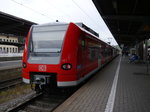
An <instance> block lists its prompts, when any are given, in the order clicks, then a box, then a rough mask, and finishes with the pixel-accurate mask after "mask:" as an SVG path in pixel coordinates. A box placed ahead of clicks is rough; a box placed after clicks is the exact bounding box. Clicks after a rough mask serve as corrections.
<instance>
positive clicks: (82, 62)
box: [77, 38, 86, 79]
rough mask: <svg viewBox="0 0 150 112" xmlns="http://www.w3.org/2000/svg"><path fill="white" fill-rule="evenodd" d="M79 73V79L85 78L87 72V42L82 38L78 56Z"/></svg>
mask: <svg viewBox="0 0 150 112" xmlns="http://www.w3.org/2000/svg"><path fill="white" fill-rule="evenodd" d="M77 60H78V63H77V73H78V79H80V78H82V77H83V76H84V74H85V73H84V72H85V61H86V59H85V40H84V39H82V38H81V40H80V42H79V48H78V55H77Z"/></svg>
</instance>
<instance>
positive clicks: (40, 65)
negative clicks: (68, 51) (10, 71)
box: [22, 24, 69, 89]
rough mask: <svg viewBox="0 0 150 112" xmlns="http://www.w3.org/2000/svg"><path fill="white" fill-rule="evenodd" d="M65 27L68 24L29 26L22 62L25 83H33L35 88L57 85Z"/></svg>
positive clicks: (66, 27)
mask: <svg viewBox="0 0 150 112" xmlns="http://www.w3.org/2000/svg"><path fill="white" fill-rule="evenodd" d="M67 29H68V24H54V25H53V24H45V25H33V26H32V27H31V29H30V31H29V33H28V36H27V39H26V43H25V49H24V55H23V62H22V63H23V69H22V75H23V81H24V82H25V83H30V84H35V85H36V86H35V89H37V88H38V89H42V88H43V87H44V86H45V85H49V86H50V85H52V86H57V72H58V71H59V69H60V66H61V65H60V59H61V52H62V46H63V41H64V38H65V35H66V32H67ZM68 67H69V66H68Z"/></svg>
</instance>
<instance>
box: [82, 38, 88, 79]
mask: <svg viewBox="0 0 150 112" xmlns="http://www.w3.org/2000/svg"><path fill="white" fill-rule="evenodd" d="M81 49H82V56H81V58H82V61H81V63H82V77H84V75H85V74H86V60H87V54H86V41H85V39H82V48H81Z"/></svg>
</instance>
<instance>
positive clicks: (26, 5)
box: [0, 0, 117, 45]
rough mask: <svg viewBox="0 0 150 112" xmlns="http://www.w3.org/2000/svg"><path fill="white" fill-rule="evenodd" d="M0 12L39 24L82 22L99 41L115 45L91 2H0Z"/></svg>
mask: <svg viewBox="0 0 150 112" xmlns="http://www.w3.org/2000/svg"><path fill="white" fill-rule="evenodd" d="M0 11H2V12H5V13H8V14H11V15H14V16H17V17H20V18H23V19H26V20H29V21H32V22H36V23H39V24H42V23H49V22H55V21H56V20H59V21H60V22H83V23H84V24H85V25H87V26H89V27H90V28H92V29H93V30H95V31H96V32H98V33H99V35H100V39H101V40H103V41H105V42H108V41H110V42H111V45H116V44H117V43H116V41H115V40H114V38H113V36H112V34H111V33H110V31H109V29H108V28H107V26H106V24H105V23H104V21H103V20H102V18H101V16H100V15H99V13H98V11H97V9H96V7H95V5H94V4H93V2H92V0H0Z"/></svg>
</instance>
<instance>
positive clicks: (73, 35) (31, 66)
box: [22, 23, 116, 89]
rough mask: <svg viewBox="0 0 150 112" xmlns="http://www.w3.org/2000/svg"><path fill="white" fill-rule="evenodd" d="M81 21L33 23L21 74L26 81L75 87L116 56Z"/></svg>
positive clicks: (39, 85) (40, 86)
mask: <svg viewBox="0 0 150 112" xmlns="http://www.w3.org/2000/svg"><path fill="white" fill-rule="evenodd" d="M97 36H98V34H97V33H96V32H94V31H93V30H91V29H90V28H88V27H87V26H85V25H84V24H82V23H77V24H75V23H69V24H67V23H51V24H43V25H33V26H32V27H31V29H30V31H29V33H28V35H27V38H26V43H25V49H24V54H23V62H22V64H23V69H22V76H23V81H24V82H25V83H30V84H35V85H36V89H37V88H38V89H41V88H42V87H44V86H46V85H47V86H51V85H52V86H56V87H70V86H77V85H79V84H80V83H82V82H83V81H84V80H85V79H87V78H88V77H90V76H91V75H92V74H93V73H95V72H96V71H97V70H98V69H100V68H101V67H103V66H104V65H105V64H106V63H107V62H109V61H110V60H112V58H113V57H115V56H116V54H115V52H114V50H115V49H114V48H113V47H111V46H110V45H108V44H106V43H105V42H103V41H101V40H99V39H98V37H97Z"/></svg>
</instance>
